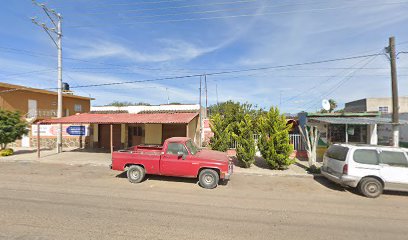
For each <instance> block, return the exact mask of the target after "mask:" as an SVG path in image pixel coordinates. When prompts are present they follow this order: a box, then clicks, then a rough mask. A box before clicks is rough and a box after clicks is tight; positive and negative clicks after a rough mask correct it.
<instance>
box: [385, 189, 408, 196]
mask: <svg viewBox="0 0 408 240" xmlns="http://www.w3.org/2000/svg"><path fill="white" fill-rule="evenodd" d="M383 194H386V195H393V196H408V192H401V191H390V190H384V192H383Z"/></svg>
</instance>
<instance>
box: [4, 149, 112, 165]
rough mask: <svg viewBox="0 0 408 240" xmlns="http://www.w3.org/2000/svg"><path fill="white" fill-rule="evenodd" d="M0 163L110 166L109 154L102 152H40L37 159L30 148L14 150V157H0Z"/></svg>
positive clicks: (81, 150)
mask: <svg viewBox="0 0 408 240" xmlns="http://www.w3.org/2000/svg"><path fill="white" fill-rule="evenodd" d="M0 162H38V163H54V164H67V165H90V166H105V167H108V166H109V165H110V164H111V154H110V153H104V152H89V151H86V150H83V149H64V152H62V153H60V154H57V153H56V151H55V150H54V149H52V150H41V157H40V158H37V151H36V150H35V149H30V148H16V149H15V152H14V155H12V156H8V157H0Z"/></svg>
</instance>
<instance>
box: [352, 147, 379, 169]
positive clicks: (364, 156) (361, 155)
mask: <svg viewBox="0 0 408 240" xmlns="http://www.w3.org/2000/svg"><path fill="white" fill-rule="evenodd" d="M353 158H354V161H355V162H357V163H362V164H370V165H377V164H378V153H377V150H374V149H373V150H369V149H358V150H356V151H355V152H354V156H353Z"/></svg>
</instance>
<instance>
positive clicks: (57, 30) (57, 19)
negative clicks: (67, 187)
mask: <svg viewBox="0 0 408 240" xmlns="http://www.w3.org/2000/svg"><path fill="white" fill-rule="evenodd" d="M32 2H33V4H34V5H36V6H38V7H40V8H41V9H42V10H43V11H44V12H45V14H46V15H47V16H48V18H49V19H50V20H51V22H52V24H53V25H54V27H51V28H50V27H48V26H47V25H46V24H45V23H39V22H37V20H36V19H37V18H36V17H33V18H31V21H32V22H33V23H34V24H36V25H38V26H40V27H42V28H43V29H44V31H45V32H46V33H47V34H48V36H49V37H50V38H51V40H52V41H53V42H54V44H55V46H56V47H57V50H58V89H57V91H58V109H57V117H58V118H61V117H62V41H61V40H62V30H61V22H62V16H61V14H60V13H57V12H56V11H55V10H54V9H48V8H47V6H45V4H44V3H37V2H36V1H35V0H32ZM55 37H56V39H55ZM38 144H39V143H38ZM61 152H62V124H58V132H57V153H61Z"/></svg>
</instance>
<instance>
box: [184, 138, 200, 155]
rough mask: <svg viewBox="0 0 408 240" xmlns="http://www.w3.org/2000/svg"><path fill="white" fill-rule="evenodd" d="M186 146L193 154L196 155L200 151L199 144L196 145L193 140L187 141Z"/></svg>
mask: <svg viewBox="0 0 408 240" xmlns="http://www.w3.org/2000/svg"><path fill="white" fill-rule="evenodd" d="M186 146H187V148H188V150H189V151H190V153H191V155H196V153H197V152H198V151H199V150H198V147H197V145H195V143H193V142H192V141H191V140H189V141H187V142H186Z"/></svg>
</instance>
